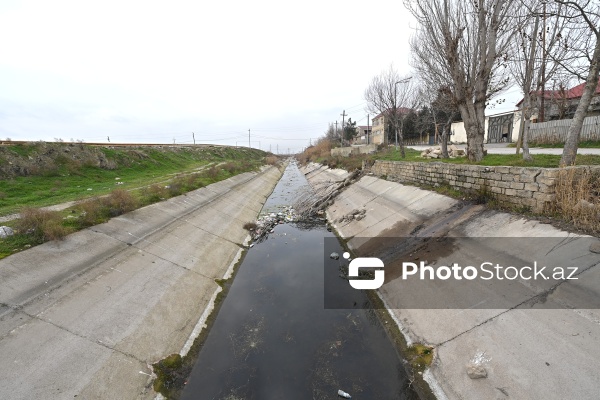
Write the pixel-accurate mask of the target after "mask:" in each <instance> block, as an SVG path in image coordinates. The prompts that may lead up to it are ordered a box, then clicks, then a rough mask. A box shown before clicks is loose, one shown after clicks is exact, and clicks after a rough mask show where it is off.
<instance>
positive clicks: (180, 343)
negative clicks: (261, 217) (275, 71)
mask: <svg viewBox="0 0 600 400" xmlns="http://www.w3.org/2000/svg"><path fill="white" fill-rule="evenodd" d="M282 172H283V168H276V167H265V168H264V169H263V170H262V171H261V172H258V173H244V174H240V175H237V176H235V177H232V178H230V179H227V180H225V181H221V182H218V183H215V184H212V185H209V186H207V187H205V188H202V189H199V190H196V191H193V192H189V193H187V194H186V195H183V196H179V197H176V198H172V199H169V200H166V201H163V202H160V203H156V204H154V205H151V206H148V207H145V208H142V209H139V210H136V211H133V212H131V213H128V214H125V215H122V216H120V217H117V218H113V219H111V220H110V221H109V222H107V223H104V224H101V225H97V226H94V227H91V228H89V229H86V230H83V231H80V232H77V233H74V234H72V235H69V236H68V237H67V238H66V239H65V240H63V241H59V242H49V243H45V244H43V245H40V246H37V247H34V248H32V249H30V250H27V251H23V252H20V253H17V254H14V255H12V256H10V257H7V258H5V259H2V260H0V354H2V355H3V360H4V363H2V365H0V383H1V384H0V398H3V399H34V398H47V397H51V398H53V399H73V398H82V399H152V398H154V397H155V395H156V394H155V393H154V391H153V390H152V381H153V377H152V370H151V367H150V365H151V364H152V363H154V362H156V361H158V360H160V359H162V358H164V357H165V356H167V355H169V354H172V353H180V352H185V351H186V350H187V349H188V348H189V344H190V341H191V339H192V338H193V336H194V335H196V334H198V332H199V330H200V329H201V328H202V327H203V318H205V317H206V314H207V313H208V312H209V310H210V308H211V307H212V301H213V300H214V298H215V295H216V294H217V293H218V292H219V291H220V290H221V289H220V286H219V285H218V284H217V282H216V281H215V280H218V279H222V278H224V276H226V275H227V274H228V273H230V272H231V267H232V265H233V264H234V263H235V262H236V260H237V259H238V258H239V256H240V254H241V253H242V252H243V250H244V249H245V245H244V242H245V241H246V240H247V238H248V234H247V232H246V231H245V230H244V229H243V228H242V226H243V225H244V223H246V222H250V221H254V220H255V219H256V216H257V214H258V213H259V212H260V210H261V208H262V205H263V204H264V202H265V201H266V199H267V198H268V196H269V195H270V193H271V192H272V190H273V188H274V187H275V185H276V183H277V181H278V180H279V179H280V177H281V174H282Z"/></svg>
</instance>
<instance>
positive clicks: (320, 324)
mask: <svg viewBox="0 0 600 400" xmlns="http://www.w3.org/2000/svg"><path fill="white" fill-rule="evenodd" d="M307 190H310V187H309V186H308V182H307V181H306V179H305V178H304V176H303V175H302V173H301V172H300V171H299V169H298V168H297V166H296V164H294V163H290V165H289V166H288V168H287V169H286V171H285V173H284V174H283V177H282V179H281V180H280V181H279V183H278V184H277V186H276V187H275V190H274V192H273V193H272V195H271V196H270V198H269V199H268V201H267V202H266V204H265V206H264V209H263V212H265V211H268V212H272V211H275V212H277V211H279V210H280V209H282V208H283V207H284V206H287V205H290V204H292V203H293V201H294V199H295V198H297V197H298V196H299V195H301V194H302V193H303V192H305V191H307ZM326 237H333V234H332V233H330V232H328V231H327V229H326V227H325V224H324V223H323V224H322V225H315V224H312V225H311V226H307V225H302V224H294V223H290V224H285V225H278V226H277V227H276V228H275V231H274V232H273V233H272V234H270V235H269V237H268V238H267V239H266V240H264V241H263V242H261V243H258V244H256V245H255V246H254V247H253V248H251V249H250V250H249V251H248V254H247V255H246V257H245V258H244V261H243V263H242V265H241V266H240V268H239V271H238V273H237V275H236V277H235V279H234V282H233V283H232V285H231V288H230V291H229V293H228V295H227V297H226V298H225V300H224V302H223V304H222V306H221V309H220V311H219V314H218V316H217V318H216V320H215V322H214V324H213V326H212V328H211V331H210V333H209V335H208V337H207V339H206V342H205V344H204V346H203V348H202V350H201V351H200V353H199V355H198V360H197V362H196V365H195V366H194V368H193V370H192V373H191V376H190V377H189V379H188V383H187V386H186V388H185V390H184V392H183V394H182V398H183V399H228V400H233V399H257V400H258V399H259V400H263V399H266V400H270V399H335V398H337V393H338V390H339V389H342V390H344V391H345V392H348V393H349V394H350V395H352V398H353V399H417V396H416V394H415V393H414V392H413V391H412V390H411V389H410V387H409V385H408V381H407V379H406V375H405V372H404V369H403V366H402V361H401V360H400V359H399V358H398V355H397V353H396V351H395V350H394V348H393V346H392V344H391V342H390V341H389V339H388V337H387V335H386V333H385V331H384V330H383V328H382V327H381V326H380V324H379V321H378V320H377V317H376V316H375V315H374V313H373V312H372V311H370V310H368V309H358V308H357V307H356V304H357V303H358V304H360V302H364V301H366V297H365V296H364V294H363V293H361V292H359V291H356V294H355V295H354V294H353V295H354V296H355V300H356V301H354V302H352V303H349V304H348V308H347V309H326V308H325V306H324V295H323V282H324V280H325V278H327V279H328V282H332V281H333V282H336V283H335V284H336V285H337V284H339V289H340V290H353V291H354V289H352V288H350V285H349V284H348V282H347V281H346V280H343V279H341V278H339V277H338V275H339V271H338V269H337V268H336V266H335V265H332V264H334V263H332V262H327V257H324V238H326ZM330 250H331V249H330V247H328V249H327V251H328V252H329V251H330ZM337 250H338V251H339V252H340V254H341V252H342V248H341V246H339V247H338V249H337ZM328 285H329V283H328Z"/></svg>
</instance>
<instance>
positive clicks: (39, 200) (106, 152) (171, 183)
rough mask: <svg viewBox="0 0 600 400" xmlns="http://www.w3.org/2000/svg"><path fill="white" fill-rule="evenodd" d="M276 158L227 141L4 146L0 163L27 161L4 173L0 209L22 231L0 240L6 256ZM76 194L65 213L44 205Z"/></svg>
mask: <svg viewBox="0 0 600 400" xmlns="http://www.w3.org/2000/svg"><path fill="white" fill-rule="evenodd" d="M67 150H69V151H68V153H65V151H67ZM24 160H29V161H30V163H29V164H27V163H24ZM98 160H100V161H98ZM275 161H276V158H275V157H273V156H269V155H268V154H267V153H265V152H263V151H260V150H256V149H247V148H239V149H236V148H227V147H211V148H193V147H189V148H168V147H167V146H165V148H163V149H159V148H151V147H139V148H90V147H89V146H85V145H81V144H77V145H75V146H73V145H68V144H60V145H58V144H39V143H33V144H28V145H15V146H7V147H3V148H0V163H3V162H4V163H7V164H4V165H5V166H7V165H8V163H10V164H19V165H21V167H22V168H20V169H19V171H18V172H20V173H21V175H16V174H13V176H7V175H8V174H7V173H6V170H5V173H4V176H2V180H0V216H2V215H8V214H12V213H16V212H19V213H21V215H22V218H21V219H19V220H13V221H9V222H4V223H2V224H1V225H7V226H10V227H12V228H13V229H15V230H16V234H15V235H14V236H11V237H9V238H6V239H0V258H3V257H6V256H8V255H10V254H13V253H15V252H17V251H20V250H23V249H26V248H29V247H31V246H35V245H37V244H40V243H43V242H45V241H49V240H60V239H61V238H63V237H64V236H65V235H67V234H69V233H71V232H74V231H77V230H79V229H83V228H85V227H87V226H91V225H95V224H98V223H101V222H105V221H107V220H108V219H110V218H111V217H114V216H117V215H120V214H123V213H125V212H128V211H131V210H134V209H136V208H139V207H142V206H145V205H148V204H152V203H155V202H158V201H161V200H164V199H167V198H170V197H173V196H177V195H180V194H183V193H186V192H188V191H190V190H194V189H198V188H200V187H203V186H206V185H209V184H211V183H214V182H218V181H220V180H223V179H227V178H229V177H231V176H233V175H236V174H239V173H242V172H247V171H252V170H256V169H258V167H259V166H260V165H263V164H266V163H274V162H275ZM84 200H85V201H84ZM69 201H78V204H76V205H74V206H72V207H70V208H68V209H66V210H64V211H60V212H59V211H45V210H40V209H39V208H37V207H42V206H48V205H53V204H59V203H63V202H69Z"/></svg>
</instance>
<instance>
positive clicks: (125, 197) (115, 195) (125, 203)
mask: <svg viewBox="0 0 600 400" xmlns="http://www.w3.org/2000/svg"><path fill="white" fill-rule="evenodd" d="M102 202H103V203H104V206H105V207H106V208H107V209H108V215H109V216H110V217H116V216H118V215H121V214H125V213H126V212H129V211H133V210H135V209H136V208H137V206H138V202H137V200H136V199H135V197H133V195H132V194H131V193H129V192H128V191H127V190H123V189H116V190H113V191H112V192H111V193H110V194H109V195H108V196H107V197H104V198H102Z"/></svg>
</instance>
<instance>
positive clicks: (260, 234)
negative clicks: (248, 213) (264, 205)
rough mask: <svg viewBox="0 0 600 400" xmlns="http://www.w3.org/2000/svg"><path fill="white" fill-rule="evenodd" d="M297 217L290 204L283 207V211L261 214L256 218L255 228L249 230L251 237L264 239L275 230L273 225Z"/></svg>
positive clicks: (256, 239) (290, 220)
mask: <svg viewBox="0 0 600 400" xmlns="http://www.w3.org/2000/svg"><path fill="white" fill-rule="evenodd" d="M297 220H298V217H297V215H296V213H295V211H294V209H293V208H292V207H290V206H288V207H286V208H284V209H283V211H280V212H277V213H274V212H271V213H268V214H263V215H261V216H259V217H258V219H257V220H256V228H254V230H253V231H252V232H251V234H252V239H253V240H254V241H255V242H259V241H262V240H264V239H265V238H266V237H267V236H268V235H269V233H273V232H274V231H275V226H277V225H279V224H285V223H286V222H296V221H297Z"/></svg>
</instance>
